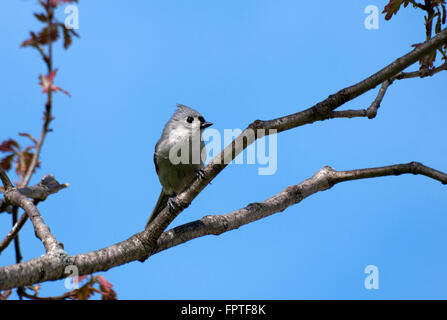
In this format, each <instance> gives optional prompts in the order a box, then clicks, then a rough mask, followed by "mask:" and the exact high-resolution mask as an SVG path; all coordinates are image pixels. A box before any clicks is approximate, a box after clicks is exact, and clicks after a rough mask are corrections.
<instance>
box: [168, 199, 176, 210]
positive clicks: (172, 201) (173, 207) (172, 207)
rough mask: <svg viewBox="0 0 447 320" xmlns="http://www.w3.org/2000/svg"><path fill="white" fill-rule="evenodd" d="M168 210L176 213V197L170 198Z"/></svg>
mask: <svg viewBox="0 0 447 320" xmlns="http://www.w3.org/2000/svg"><path fill="white" fill-rule="evenodd" d="M168 208H169V209H170V210H171V211H175V196H174V197H170V198H169V199H168Z"/></svg>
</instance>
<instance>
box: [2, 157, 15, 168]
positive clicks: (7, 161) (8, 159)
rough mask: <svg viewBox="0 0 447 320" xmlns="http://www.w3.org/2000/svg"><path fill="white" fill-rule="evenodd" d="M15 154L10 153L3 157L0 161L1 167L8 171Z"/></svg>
mask: <svg viewBox="0 0 447 320" xmlns="http://www.w3.org/2000/svg"><path fill="white" fill-rule="evenodd" d="M14 157H15V154H14V153H12V154H10V155H9V156H6V157H4V158H3V159H2V160H1V161H0V167H2V168H3V169H4V170H5V171H9V170H10V169H11V167H12V161H13V160H14Z"/></svg>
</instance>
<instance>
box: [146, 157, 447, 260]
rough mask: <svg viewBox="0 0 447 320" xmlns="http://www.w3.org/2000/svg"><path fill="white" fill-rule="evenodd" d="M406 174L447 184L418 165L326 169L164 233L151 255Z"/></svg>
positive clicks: (445, 179)
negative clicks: (350, 185) (347, 186)
mask: <svg viewBox="0 0 447 320" xmlns="http://www.w3.org/2000/svg"><path fill="white" fill-rule="evenodd" d="M408 173H412V174H420V175H424V176H426V177H429V178H432V179H435V180H438V181H440V182H441V183H443V184H447V174H445V173H442V172H440V171H437V170H434V169H431V168H429V167H426V166H424V165H423V164H421V163H419V162H411V163H407V164H397V165H392V166H386V167H379V168H369V169H360V170H349V171H335V170H334V169H332V168H331V167H328V166H326V167H324V168H323V169H321V170H319V171H318V172H317V173H316V174H314V175H313V176H312V177H311V178H309V179H307V180H305V181H303V182H301V183H300V184H297V185H294V186H289V187H287V188H286V189H284V190H283V191H281V192H280V193H278V194H277V195H275V196H273V197H271V198H269V199H267V200H264V201H262V202H260V203H251V204H249V205H248V206H246V207H245V208H242V209H239V210H236V211H233V212H231V213H228V214H224V215H213V216H205V217H203V218H202V219H200V220H196V221H193V222H190V223H187V224H184V225H181V226H178V227H175V228H173V229H170V230H168V231H166V232H164V233H163V234H162V235H161V236H160V238H159V239H158V241H157V247H156V248H155V250H154V254H155V253H158V252H160V251H163V250H166V249H169V248H172V247H174V246H177V245H179V244H182V243H185V242H187V241H190V240H192V239H195V238H199V237H203V236H206V235H220V234H221V233H224V232H227V231H230V230H234V229H238V228H239V227H241V226H243V225H246V224H248V223H250V222H253V221H256V220H260V219H262V218H265V217H267V216H269V215H272V214H274V213H277V212H281V211H284V210H285V209H286V208H288V207H290V206H292V205H294V204H297V203H299V202H301V201H302V200H303V199H305V198H307V197H309V196H311V195H313V194H314V193H317V192H319V191H324V190H327V189H330V188H331V187H332V186H334V185H335V184H337V183H340V182H344V181H351V180H359V179H368V178H375V177H383V176H395V175H401V174H408Z"/></svg>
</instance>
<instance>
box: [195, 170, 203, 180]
mask: <svg viewBox="0 0 447 320" xmlns="http://www.w3.org/2000/svg"><path fill="white" fill-rule="evenodd" d="M197 178H199V179H203V178H205V170H203V169H199V170H197Z"/></svg>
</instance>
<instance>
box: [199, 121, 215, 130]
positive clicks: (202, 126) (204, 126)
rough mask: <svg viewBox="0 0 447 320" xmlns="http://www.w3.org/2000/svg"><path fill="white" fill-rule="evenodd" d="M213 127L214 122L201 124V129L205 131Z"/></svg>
mask: <svg viewBox="0 0 447 320" xmlns="http://www.w3.org/2000/svg"><path fill="white" fill-rule="evenodd" d="M212 125H213V123H212V122H207V121H205V122H204V123H202V124H200V129H205V128H208V127H211V126H212Z"/></svg>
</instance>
